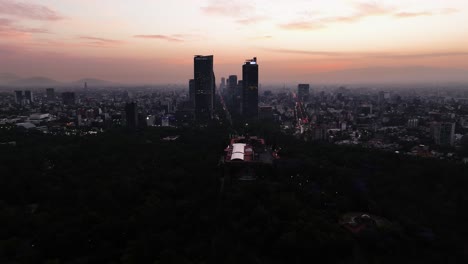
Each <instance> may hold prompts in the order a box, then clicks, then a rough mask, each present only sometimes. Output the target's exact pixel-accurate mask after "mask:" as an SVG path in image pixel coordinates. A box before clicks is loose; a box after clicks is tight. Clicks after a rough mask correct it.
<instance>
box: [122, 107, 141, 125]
mask: <svg viewBox="0 0 468 264" xmlns="http://www.w3.org/2000/svg"><path fill="white" fill-rule="evenodd" d="M125 120H126V121H127V127H128V128H131V129H135V128H137V127H138V109H137V104H136V103H135V102H131V103H127V104H125Z"/></svg>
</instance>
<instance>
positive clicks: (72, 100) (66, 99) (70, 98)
mask: <svg viewBox="0 0 468 264" xmlns="http://www.w3.org/2000/svg"><path fill="white" fill-rule="evenodd" d="M62 101H63V104H64V105H74V104H76V97H75V93H74V92H64V93H62Z"/></svg>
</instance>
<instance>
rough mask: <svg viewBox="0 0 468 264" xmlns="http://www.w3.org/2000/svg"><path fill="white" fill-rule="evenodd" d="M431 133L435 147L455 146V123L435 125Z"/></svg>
mask: <svg viewBox="0 0 468 264" xmlns="http://www.w3.org/2000/svg"><path fill="white" fill-rule="evenodd" d="M433 133H434V141H435V143H436V144H437V145H441V146H453V145H454V144H455V123H450V122H444V123H436V124H434V125H433Z"/></svg>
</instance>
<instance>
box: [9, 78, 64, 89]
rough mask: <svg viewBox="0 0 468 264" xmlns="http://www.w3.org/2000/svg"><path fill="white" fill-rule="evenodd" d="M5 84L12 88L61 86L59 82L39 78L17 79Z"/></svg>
mask: <svg viewBox="0 0 468 264" xmlns="http://www.w3.org/2000/svg"><path fill="white" fill-rule="evenodd" d="M7 84H8V85H9V86H13V87H54V86H61V85H63V83H61V82H59V81H56V80H53V79H50V78H47V77H41V76H36V77H31V78H24V79H18V80H14V81H12V82H9V83H7Z"/></svg>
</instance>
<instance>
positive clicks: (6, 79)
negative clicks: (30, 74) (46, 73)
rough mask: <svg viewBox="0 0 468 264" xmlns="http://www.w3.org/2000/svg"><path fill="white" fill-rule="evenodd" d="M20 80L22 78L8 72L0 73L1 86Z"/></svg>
mask: <svg viewBox="0 0 468 264" xmlns="http://www.w3.org/2000/svg"><path fill="white" fill-rule="evenodd" d="M20 78H21V77H19V76H18V75H16V74H13V73H7V72H5V73H0V85H2V84H7V83H10V82H13V81H16V80H18V79H20Z"/></svg>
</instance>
